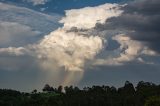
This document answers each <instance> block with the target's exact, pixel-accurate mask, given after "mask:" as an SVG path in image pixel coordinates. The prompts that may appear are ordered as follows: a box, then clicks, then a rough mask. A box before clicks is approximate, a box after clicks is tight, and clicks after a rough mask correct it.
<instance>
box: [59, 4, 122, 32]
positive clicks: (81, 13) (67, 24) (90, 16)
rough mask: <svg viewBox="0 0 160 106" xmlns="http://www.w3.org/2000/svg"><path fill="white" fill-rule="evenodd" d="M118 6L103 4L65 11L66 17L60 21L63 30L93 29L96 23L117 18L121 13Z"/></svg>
mask: <svg viewBox="0 0 160 106" xmlns="http://www.w3.org/2000/svg"><path fill="white" fill-rule="evenodd" d="M120 7H121V6H120V5H118V4H108V3H107V4H104V5H100V6H97V7H85V8H82V9H72V10H66V17H64V18H62V20H61V21H60V22H61V23H64V28H67V29H70V28H72V27H77V28H79V29H89V28H93V27H94V26H95V24H96V23H101V24H103V23H104V22H105V21H106V20H107V19H109V18H111V17H116V16H119V15H120V14H121V13H122V12H123V11H122V10H120V9H119V8H120Z"/></svg>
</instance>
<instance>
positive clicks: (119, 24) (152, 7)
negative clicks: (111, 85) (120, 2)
mask: <svg viewBox="0 0 160 106" xmlns="http://www.w3.org/2000/svg"><path fill="white" fill-rule="evenodd" d="M121 9H122V10H123V11H124V12H123V14H122V15H120V16H119V17H113V18H110V19H108V20H107V21H106V23H105V24H103V25H102V24H97V26H96V28H97V29H98V30H101V31H102V30H109V29H110V30H114V29H116V30H117V29H118V30H120V31H122V32H123V34H125V35H127V36H129V37H130V38H131V39H132V40H136V41H139V42H141V43H143V44H144V45H145V46H147V47H148V48H149V49H151V50H154V51H155V52H157V53H160V46H159V45H160V42H159V39H160V1H159V0H135V1H132V2H129V3H128V4H127V5H125V6H124V7H122V8H121Z"/></svg>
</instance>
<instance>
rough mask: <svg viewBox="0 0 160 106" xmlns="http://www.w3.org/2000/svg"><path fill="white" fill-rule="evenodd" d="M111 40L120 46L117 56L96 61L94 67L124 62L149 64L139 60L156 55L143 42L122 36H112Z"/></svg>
mask: <svg viewBox="0 0 160 106" xmlns="http://www.w3.org/2000/svg"><path fill="white" fill-rule="evenodd" d="M113 40H116V41H117V42H118V43H119V44H120V48H119V51H120V54H119V56H117V57H111V58H107V59H97V60H96V61H95V63H94V65H123V64H124V63H125V62H131V61H134V60H137V61H139V62H143V63H146V64H148V63H149V62H145V61H144V60H143V59H142V58H141V55H149V56H156V55H158V54H157V53H156V52H154V51H153V50H151V49H149V48H148V47H146V46H145V45H144V43H143V42H139V41H137V40H133V39H131V38H130V37H129V36H126V35H124V34H120V35H116V36H114V37H113Z"/></svg>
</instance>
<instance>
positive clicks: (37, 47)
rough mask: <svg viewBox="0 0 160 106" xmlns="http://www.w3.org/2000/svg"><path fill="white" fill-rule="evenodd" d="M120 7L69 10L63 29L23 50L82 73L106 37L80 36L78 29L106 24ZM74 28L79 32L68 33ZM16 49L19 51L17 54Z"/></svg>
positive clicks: (118, 11)
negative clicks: (86, 63)
mask: <svg viewBox="0 0 160 106" xmlns="http://www.w3.org/2000/svg"><path fill="white" fill-rule="evenodd" d="M119 8H120V5H118V4H104V5H101V6H97V7H87V8H82V9H74V10H67V11H66V17H64V18H62V20H61V21H60V22H61V23H64V26H63V27H61V28H58V29H57V30H55V31H53V32H51V33H50V34H49V35H46V36H45V37H44V39H42V40H41V41H40V42H39V43H38V44H34V45H29V46H27V47H21V49H22V48H24V50H27V52H24V53H28V54H30V55H32V56H36V57H38V59H40V60H41V61H43V62H42V63H45V65H46V64H51V63H52V64H56V65H57V66H58V67H64V68H65V70H68V71H83V67H84V65H85V62H86V61H87V60H92V59H94V57H95V56H96V54H97V53H99V52H100V51H101V50H102V48H103V38H101V37H100V36H98V35H96V36H95V35H91V34H88V33H87V32H86V33H85V34H83V33H82V34H81V33H80V32H81V30H79V29H90V28H93V27H94V26H95V25H96V23H104V22H105V20H107V19H108V18H110V17H116V16H119V15H120V14H121V13H122V11H121V10H120V9H119ZM73 27H76V28H77V29H78V30H79V31H78V32H75V31H72V30H71V31H68V30H70V29H72V28H73ZM7 50H8V52H11V51H13V52H14V53H15V54H17V53H18V54H22V53H21V52H20V50H19V49H17V48H12V49H11V48H10V49H4V48H3V52H4V51H7ZM17 50H18V52H15V51H17ZM28 51H30V53H29V52H28ZM43 65H44V64H43Z"/></svg>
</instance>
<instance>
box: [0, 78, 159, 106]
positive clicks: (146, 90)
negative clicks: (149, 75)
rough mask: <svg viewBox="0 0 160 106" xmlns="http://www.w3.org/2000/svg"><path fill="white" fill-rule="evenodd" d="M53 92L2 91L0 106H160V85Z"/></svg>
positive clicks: (57, 90) (73, 88) (72, 89)
mask: <svg viewBox="0 0 160 106" xmlns="http://www.w3.org/2000/svg"><path fill="white" fill-rule="evenodd" d="M62 90H63V87H62V86H59V87H58V88H53V87H51V86H49V85H48V84H46V85H45V87H44V88H43V92H37V90H33V91H32V92H31V93H24V92H19V91H15V90H9V89H0V106H160V85H155V84H153V83H149V82H143V81H141V82H139V83H138V84H137V86H136V87H134V86H133V84H132V83H130V82H129V81H126V82H125V85H124V86H123V87H121V88H118V89H116V88H115V87H109V86H92V87H85V88H84V89H83V90H80V89H79V88H78V87H73V86H69V87H64V91H65V93H63V92H62Z"/></svg>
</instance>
